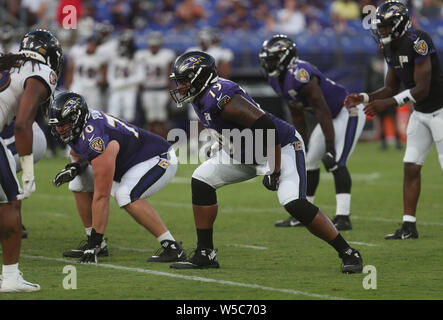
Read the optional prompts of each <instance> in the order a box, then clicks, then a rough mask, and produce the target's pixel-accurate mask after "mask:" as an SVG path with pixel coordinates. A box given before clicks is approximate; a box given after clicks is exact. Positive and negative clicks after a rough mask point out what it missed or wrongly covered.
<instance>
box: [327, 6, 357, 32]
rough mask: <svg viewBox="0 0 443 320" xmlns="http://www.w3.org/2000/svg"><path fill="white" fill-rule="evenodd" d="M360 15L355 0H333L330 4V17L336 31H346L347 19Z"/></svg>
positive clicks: (353, 18) (354, 18)
mask: <svg viewBox="0 0 443 320" xmlns="http://www.w3.org/2000/svg"><path fill="white" fill-rule="evenodd" d="M360 16H361V14H360V7H359V5H358V4H357V3H356V2H355V1H352V0H334V2H333V3H332V5H331V18H332V22H333V26H334V29H335V31H337V32H344V31H346V30H347V28H348V25H347V21H348V20H356V19H359V18H360Z"/></svg>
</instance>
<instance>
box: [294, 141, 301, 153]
mask: <svg viewBox="0 0 443 320" xmlns="http://www.w3.org/2000/svg"><path fill="white" fill-rule="evenodd" d="M294 148H295V151H302V150H303V143H302V142H301V141H298V140H297V141H295V142H294Z"/></svg>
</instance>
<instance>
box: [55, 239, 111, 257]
mask: <svg viewBox="0 0 443 320" xmlns="http://www.w3.org/2000/svg"><path fill="white" fill-rule="evenodd" d="M88 238H89V237H88ZM106 240H107V238H106V239H103V241H102V243H101V245H100V250H99V252H98V253H97V257H107V256H109V252H108V244H107V243H106ZM87 249H88V240H83V241H81V242H80V244H79V245H78V248H77V249H72V250H68V251H65V252H63V257H67V258H81V257H82V256H83V253H84V252H85V250H87Z"/></svg>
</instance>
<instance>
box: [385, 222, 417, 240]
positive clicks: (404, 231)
mask: <svg viewBox="0 0 443 320" xmlns="http://www.w3.org/2000/svg"><path fill="white" fill-rule="evenodd" d="M417 238H418V231H417V226H416V224H415V222H403V225H402V226H401V228H400V229H398V230H396V231H395V232H394V233H391V234H387V235H386V236H385V239H386V240H391V239H399V240H404V239H417Z"/></svg>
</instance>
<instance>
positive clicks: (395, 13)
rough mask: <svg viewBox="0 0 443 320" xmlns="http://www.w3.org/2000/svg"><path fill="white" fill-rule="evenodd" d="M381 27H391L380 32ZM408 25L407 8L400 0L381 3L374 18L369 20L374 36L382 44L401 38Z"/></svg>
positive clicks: (409, 25)
mask: <svg viewBox="0 0 443 320" xmlns="http://www.w3.org/2000/svg"><path fill="white" fill-rule="evenodd" d="M383 27H391V29H390V30H389V29H388V30H387V31H386V32H383V33H381V32H380V28H383ZM410 27H411V21H410V20H409V12H408V8H407V7H406V5H404V4H403V3H401V2H400V1H387V2H384V3H382V4H381V5H380V6H379V7H378V8H377V11H376V13H375V19H372V22H371V28H372V32H373V34H374V37H375V38H376V40H377V42H379V43H380V44H382V45H386V44H389V43H391V42H392V41H393V40H397V39H399V38H401V37H402V36H403V35H404V34H405V32H406V31H407V30H408V29H409V28H410Z"/></svg>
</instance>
